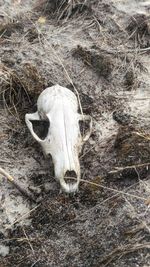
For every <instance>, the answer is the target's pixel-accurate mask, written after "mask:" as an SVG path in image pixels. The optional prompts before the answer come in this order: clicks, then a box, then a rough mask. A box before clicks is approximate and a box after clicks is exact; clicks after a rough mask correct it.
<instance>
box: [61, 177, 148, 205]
mask: <svg viewBox="0 0 150 267" xmlns="http://www.w3.org/2000/svg"><path fill="white" fill-rule="evenodd" d="M65 178H67V179H72V180H76V178H73V177H65ZM80 181H81V182H84V183H86V184H90V185H95V186H97V187H100V188H103V189H106V190H108V191H113V192H116V193H118V194H123V195H126V196H129V197H133V198H137V199H140V200H144V201H145V202H146V201H147V199H146V198H144V197H139V196H136V195H133V194H129V193H126V192H123V191H120V190H117V189H114V188H110V187H107V186H104V185H101V184H97V183H94V182H90V181H86V180H84V179H80Z"/></svg>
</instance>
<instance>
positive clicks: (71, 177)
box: [59, 170, 80, 193]
mask: <svg viewBox="0 0 150 267" xmlns="http://www.w3.org/2000/svg"><path fill="white" fill-rule="evenodd" d="M59 181H60V185H61V188H62V190H63V191H64V192H66V193H75V192H77V191H78V186H79V181H80V173H76V171H74V170H71V171H68V170H67V171H66V172H65V175H64V176H63V177H60V178H59Z"/></svg>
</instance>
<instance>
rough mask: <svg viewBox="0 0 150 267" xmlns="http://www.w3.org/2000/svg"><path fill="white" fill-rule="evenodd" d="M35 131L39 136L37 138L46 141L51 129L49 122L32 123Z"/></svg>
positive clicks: (36, 121)
mask: <svg viewBox="0 0 150 267" xmlns="http://www.w3.org/2000/svg"><path fill="white" fill-rule="evenodd" d="M31 122H32V125H33V130H34V132H35V133H36V134H37V136H38V137H39V138H40V139H42V140H44V139H45V138H46V136H47V134H48V129H49V127H50V122H49V120H40V121H39V120H34V121H32V120H31Z"/></svg>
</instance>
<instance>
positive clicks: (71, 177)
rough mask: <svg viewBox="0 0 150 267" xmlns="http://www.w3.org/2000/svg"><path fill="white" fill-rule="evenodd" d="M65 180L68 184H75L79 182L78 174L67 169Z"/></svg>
mask: <svg viewBox="0 0 150 267" xmlns="http://www.w3.org/2000/svg"><path fill="white" fill-rule="evenodd" d="M64 180H65V182H66V183H67V184H74V183H76V182H77V174H76V172H75V171H73V170H72V171H66V173H65V176H64Z"/></svg>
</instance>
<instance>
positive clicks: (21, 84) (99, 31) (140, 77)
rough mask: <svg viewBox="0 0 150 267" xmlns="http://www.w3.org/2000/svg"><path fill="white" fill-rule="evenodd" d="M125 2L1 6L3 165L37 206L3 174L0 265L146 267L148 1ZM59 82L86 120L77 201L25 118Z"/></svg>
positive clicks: (149, 260)
mask: <svg viewBox="0 0 150 267" xmlns="http://www.w3.org/2000/svg"><path fill="white" fill-rule="evenodd" d="M130 2H131V1H116V0H114V1H98V0H95V1H56V4H54V2H53V1H26V3H23V2H22V1H1V2H0V3H1V9H0V34H1V42H0V44H1V50H0V55H1V65H0V74H1V80H0V84H1V87H0V121H1V124H0V142H1V150H0V167H2V168H4V169H5V170H6V171H7V172H8V173H9V174H11V175H12V176H13V177H14V178H15V180H16V181H17V182H18V183H19V184H21V185H22V186H23V187H24V188H26V189H27V190H30V192H32V193H33V194H34V197H35V199H36V203H34V202H33V201H30V200H29V199H28V198H26V197H24V196H22V195H21V193H20V192H19V191H18V190H17V188H15V187H14V186H13V185H12V184H11V183H10V182H8V181H7V179H6V177H4V176H3V175H1V176H0V179H1V184H0V186H1V192H0V203H1V206H0V267H13V266H14V267H17V266H18V267H28V266H30V267H31V266H36V267H37V266H38V267H46V266H48V267H55V266H60V267H67V266H68V267H69V266H73V267H78V266H81V267H88V266H90V267H91V266H92V267H100V266H102V267H104V266H109V267H113V266H115V267H125V266H128V267H148V266H150V256H149V255H150V253H149V252H150V228H149V227H150V225H149V220H150V213H149V203H150V200H149V193H150V171H149V166H150V162H149V155H150V146H149V145H150V144H149V141H150V134H149V130H150V56H149V53H150V48H149V47H150V16H149V12H150V3H149V1H132V3H130ZM57 83H58V84H60V85H62V86H66V87H68V88H69V89H71V90H72V91H74V92H75V89H76V90H77V91H78V93H79V96H80V100H81V104H82V108H83V112H84V113H85V114H90V115H91V116H92V118H93V124H94V125H93V132H92V135H91V137H90V139H89V141H88V142H87V143H86V144H85V146H84V148H83V151H82V153H81V155H80V163H81V174H82V179H83V180H84V181H82V182H81V184H80V189H79V192H78V193H77V194H76V195H74V196H67V195H65V194H63V193H60V188H59V184H58V183H57V182H56V181H55V179H54V172H53V164H52V161H51V159H45V158H44V156H43V154H42V151H41V148H40V147H39V145H38V144H37V143H36V141H34V140H33V138H32V137H31V135H30V133H29V131H28V129H27V127H26V125H25V121H24V115H25V114H26V113H27V112H34V111H35V110H36V100H37V97H38V95H39V94H40V92H41V91H42V90H43V89H45V88H46V87H47V86H51V85H54V84H57Z"/></svg>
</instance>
